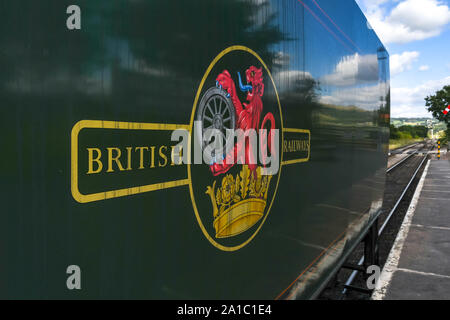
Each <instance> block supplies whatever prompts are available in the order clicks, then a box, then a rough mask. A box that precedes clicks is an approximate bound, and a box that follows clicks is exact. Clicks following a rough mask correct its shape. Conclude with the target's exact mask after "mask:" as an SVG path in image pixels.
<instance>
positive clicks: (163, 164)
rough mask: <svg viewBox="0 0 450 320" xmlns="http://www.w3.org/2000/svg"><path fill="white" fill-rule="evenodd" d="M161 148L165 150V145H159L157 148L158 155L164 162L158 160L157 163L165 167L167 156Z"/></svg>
mask: <svg viewBox="0 0 450 320" xmlns="http://www.w3.org/2000/svg"><path fill="white" fill-rule="evenodd" d="M163 149H165V150H167V147H166V146H161V147H160V148H159V156H160V157H161V158H162V159H164V162H163V163H161V161H158V164H159V166H160V167H165V166H167V156H166V155H165V154H164V153H163V152H162V150H163Z"/></svg>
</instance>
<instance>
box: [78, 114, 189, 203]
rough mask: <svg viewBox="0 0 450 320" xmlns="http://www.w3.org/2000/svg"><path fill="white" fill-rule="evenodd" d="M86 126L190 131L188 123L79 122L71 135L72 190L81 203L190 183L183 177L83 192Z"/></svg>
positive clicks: (91, 127) (94, 127) (92, 127)
mask: <svg viewBox="0 0 450 320" xmlns="http://www.w3.org/2000/svg"><path fill="white" fill-rule="evenodd" d="M86 128H90V129H122V130H167V131H173V130H177V129H185V130H188V131H190V130H189V126H188V125H180V124H166V123H139V122H121V121H102V120H81V121H79V122H77V123H76V124H75V125H74V126H73V128H72V135H71V142H72V156H71V161H72V171H71V191H72V196H73V198H74V199H75V200H76V201H78V202H79V203H87V202H93V201H99V200H106V199H111V198H118V197H124V196H131V195H134V194H138V193H144V192H150V191H155V190H162V189H168V188H174V187H179V186H184V185H189V180H188V179H182V180H175V181H169V182H162V183H154V184H149V185H145V186H139V187H131V188H125V189H119V190H112V191H105V192H99V193H93V194H82V193H81V192H80V190H79V189H78V135H79V133H80V131H81V130H83V129H86Z"/></svg>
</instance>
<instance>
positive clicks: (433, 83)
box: [356, 0, 450, 117]
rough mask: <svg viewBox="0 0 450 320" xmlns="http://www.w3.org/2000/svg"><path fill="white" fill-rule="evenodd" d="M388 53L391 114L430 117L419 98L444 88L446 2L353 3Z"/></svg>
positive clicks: (449, 50)
mask: <svg viewBox="0 0 450 320" xmlns="http://www.w3.org/2000/svg"><path fill="white" fill-rule="evenodd" d="M356 2H357V3H358V4H359V6H360V7H361V9H362V11H363V12H364V14H365V15H366V17H367V19H368V20H369V22H370V24H371V26H372V27H373V29H374V30H375V32H376V33H377V34H378V36H379V37H380V39H381V41H382V42H383V44H384V45H385V46H386V48H387V50H388V52H389V54H390V65H391V116H392V117H431V114H429V113H428V112H427V111H426V108H425V102H424V100H423V99H424V97H425V96H427V95H429V94H434V93H435V92H436V91H437V90H439V89H441V88H442V87H443V86H444V85H450V0H356Z"/></svg>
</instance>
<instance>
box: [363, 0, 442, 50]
mask: <svg viewBox="0 0 450 320" xmlns="http://www.w3.org/2000/svg"><path fill="white" fill-rule="evenodd" d="M388 1H390V2H392V3H395V2H398V4H397V5H396V6H395V7H394V8H393V9H392V11H391V12H388V11H387V10H386V7H385V4H386V3H388ZM359 3H360V4H361V6H362V7H363V8H364V9H365V13H366V16H367V18H368V20H369V21H370V24H371V25H372V27H373V29H374V30H375V32H376V33H377V34H378V36H379V37H380V38H381V40H382V41H383V42H384V43H407V42H411V41H417V40H423V39H427V38H431V37H434V36H437V35H439V34H440V33H441V32H442V30H443V28H444V27H445V25H447V24H448V23H450V9H449V7H448V6H447V5H446V4H445V3H444V2H442V1H441V0H403V1H400V2H399V1H395V0H380V1H375V0H360V1H359Z"/></svg>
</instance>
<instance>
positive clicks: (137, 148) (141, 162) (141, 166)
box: [136, 147, 148, 169]
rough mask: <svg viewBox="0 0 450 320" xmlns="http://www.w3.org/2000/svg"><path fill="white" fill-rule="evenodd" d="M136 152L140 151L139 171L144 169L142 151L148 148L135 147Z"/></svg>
mask: <svg viewBox="0 0 450 320" xmlns="http://www.w3.org/2000/svg"><path fill="white" fill-rule="evenodd" d="M136 150H139V151H140V158H139V169H144V150H148V147H136Z"/></svg>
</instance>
